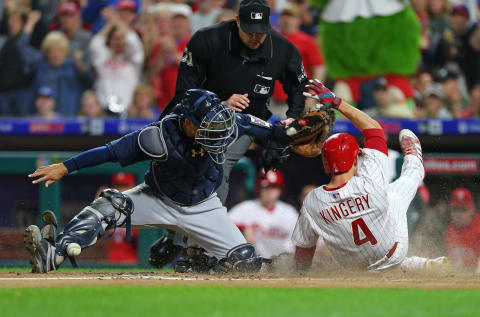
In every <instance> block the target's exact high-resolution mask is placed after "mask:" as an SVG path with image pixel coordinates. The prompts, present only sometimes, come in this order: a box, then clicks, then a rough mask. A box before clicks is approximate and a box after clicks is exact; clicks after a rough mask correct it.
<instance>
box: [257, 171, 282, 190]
mask: <svg viewBox="0 0 480 317" xmlns="http://www.w3.org/2000/svg"><path fill="white" fill-rule="evenodd" d="M284 184H285V182H284V181H283V174H282V172H280V171H272V170H269V171H268V172H267V175H265V172H264V171H263V169H262V170H261V171H260V173H258V177H257V190H259V189H260V188H266V187H283V185H284Z"/></svg>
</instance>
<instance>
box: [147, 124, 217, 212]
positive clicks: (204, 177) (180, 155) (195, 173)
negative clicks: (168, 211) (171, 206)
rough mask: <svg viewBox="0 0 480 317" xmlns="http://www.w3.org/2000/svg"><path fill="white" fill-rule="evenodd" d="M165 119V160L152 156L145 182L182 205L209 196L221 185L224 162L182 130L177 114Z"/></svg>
mask: <svg viewBox="0 0 480 317" xmlns="http://www.w3.org/2000/svg"><path fill="white" fill-rule="evenodd" d="M162 122H163V124H162V125H161V133H162V136H163V138H164V140H165V145H166V153H167V156H166V159H165V160H152V163H151V165H150V169H149V170H148V171H147V173H146V175H145V183H147V184H148V185H150V186H151V187H152V188H154V189H156V190H157V191H158V192H160V193H161V194H163V195H165V196H167V197H168V198H170V199H171V200H173V201H174V202H176V203H178V204H180V205H187V206H188V205H194V204H197V203H199V202H201V201H203V200H205V199H207V198H208V197H209V196H210V195H211V194H212V193H213V192H214V191H215V190H216V189H217V188H218V186H220V183H221V181H222V173H223V169H222V166H221V165H219V164H216V163H215V162H214V161H213V160H212V159H211V158H210V156H209V155H208V153H207V151H205V150H204V149H203V148H202V147H201V146H200V145H199V144H197V143H195V142H194V140H193V139H189V138H186V137H185V136H184V135H183V134H182V132H181V131H180V126H179V123H180V122H179V118H178V117H177V116H169V117H166V118H165V119H163V120H162Z"/></svg>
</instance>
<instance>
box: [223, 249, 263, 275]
mask: <svg viewBox="0 0 480 317" xmlns="http://www.w3.org/2000/svg"><path fill="white" fill-rule="evenodd" d="M265 262H270V260H268V259H265V258H262V257H260V256H257V254H256V253H255V247H254V246H253V245H252V244H250V243H244V244H240V245H238V246H236V247H235V248H233V249H231V250H230V251H228V252H227V257H226V258H224V259H221V260H220V261H219V263H218V269H219V271H221V272H242V273H255V272H258V271H260V269H261V268H262V264H263V263H265Z"/></svg>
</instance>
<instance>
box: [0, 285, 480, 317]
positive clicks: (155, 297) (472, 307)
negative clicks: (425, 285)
mask: <svg viewBox="0 0 480 317" xmlns="http://www.w3.org/2000/svg"><path fill="white" fill-rule="evenodd" d="M478 303H480V292H479V291H478V290H419V289H294V288H249V287H224V286H162V287H156V286H120V287H119V286H116V287H109V286H98V287H56V288H31V289H29V288H21V289H0V307H1V308H2V312H1V316H5V317H7V316H8V317H10V316H35V317H43V316H45V317H47V316H48V317H51V316H56V315H60V316H69V317H70V316H89V317H95V316H115V317H119V316H129V317H132V316H133V317H137V316H139V317H147V316H175V317H177V316H178V317H180V316H195V317H200V316H212V317H222V316H228V317H230V316H232V317H235V316H241V317H251V316H261V317H268V316H275V317H283V316H285V317H300V316H332V317H334V316H335V317H337V316H348V317H355V316H369V317H374V316H382V317H383V316H388V317H394V316H408V317H410V316H435V317H440V316H448V317H450V316H479V314H480V306H479V304H478Z"/></svg>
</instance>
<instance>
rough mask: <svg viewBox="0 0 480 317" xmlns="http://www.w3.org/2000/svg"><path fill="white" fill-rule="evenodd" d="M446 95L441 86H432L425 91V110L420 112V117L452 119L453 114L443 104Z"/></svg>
mask: <svg viewBox="0 0 480 317" xmlns="http://www.w3.org/2000/svg"><path fill="white" fill-rule="evenodd" d="M443 98H444V94H443V90H442V87H441V86H440V85H439V84H432V85H430V86H429V87H428V88H427V89H426V90H425V97H424V101H423V109H421V110H420V114H419V116H420V117H426V118H436V119H451V118H452V114H451V113H450V112H449V111H448V110H447V108H446V107H445V104H444V102H443Z"/></svg>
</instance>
